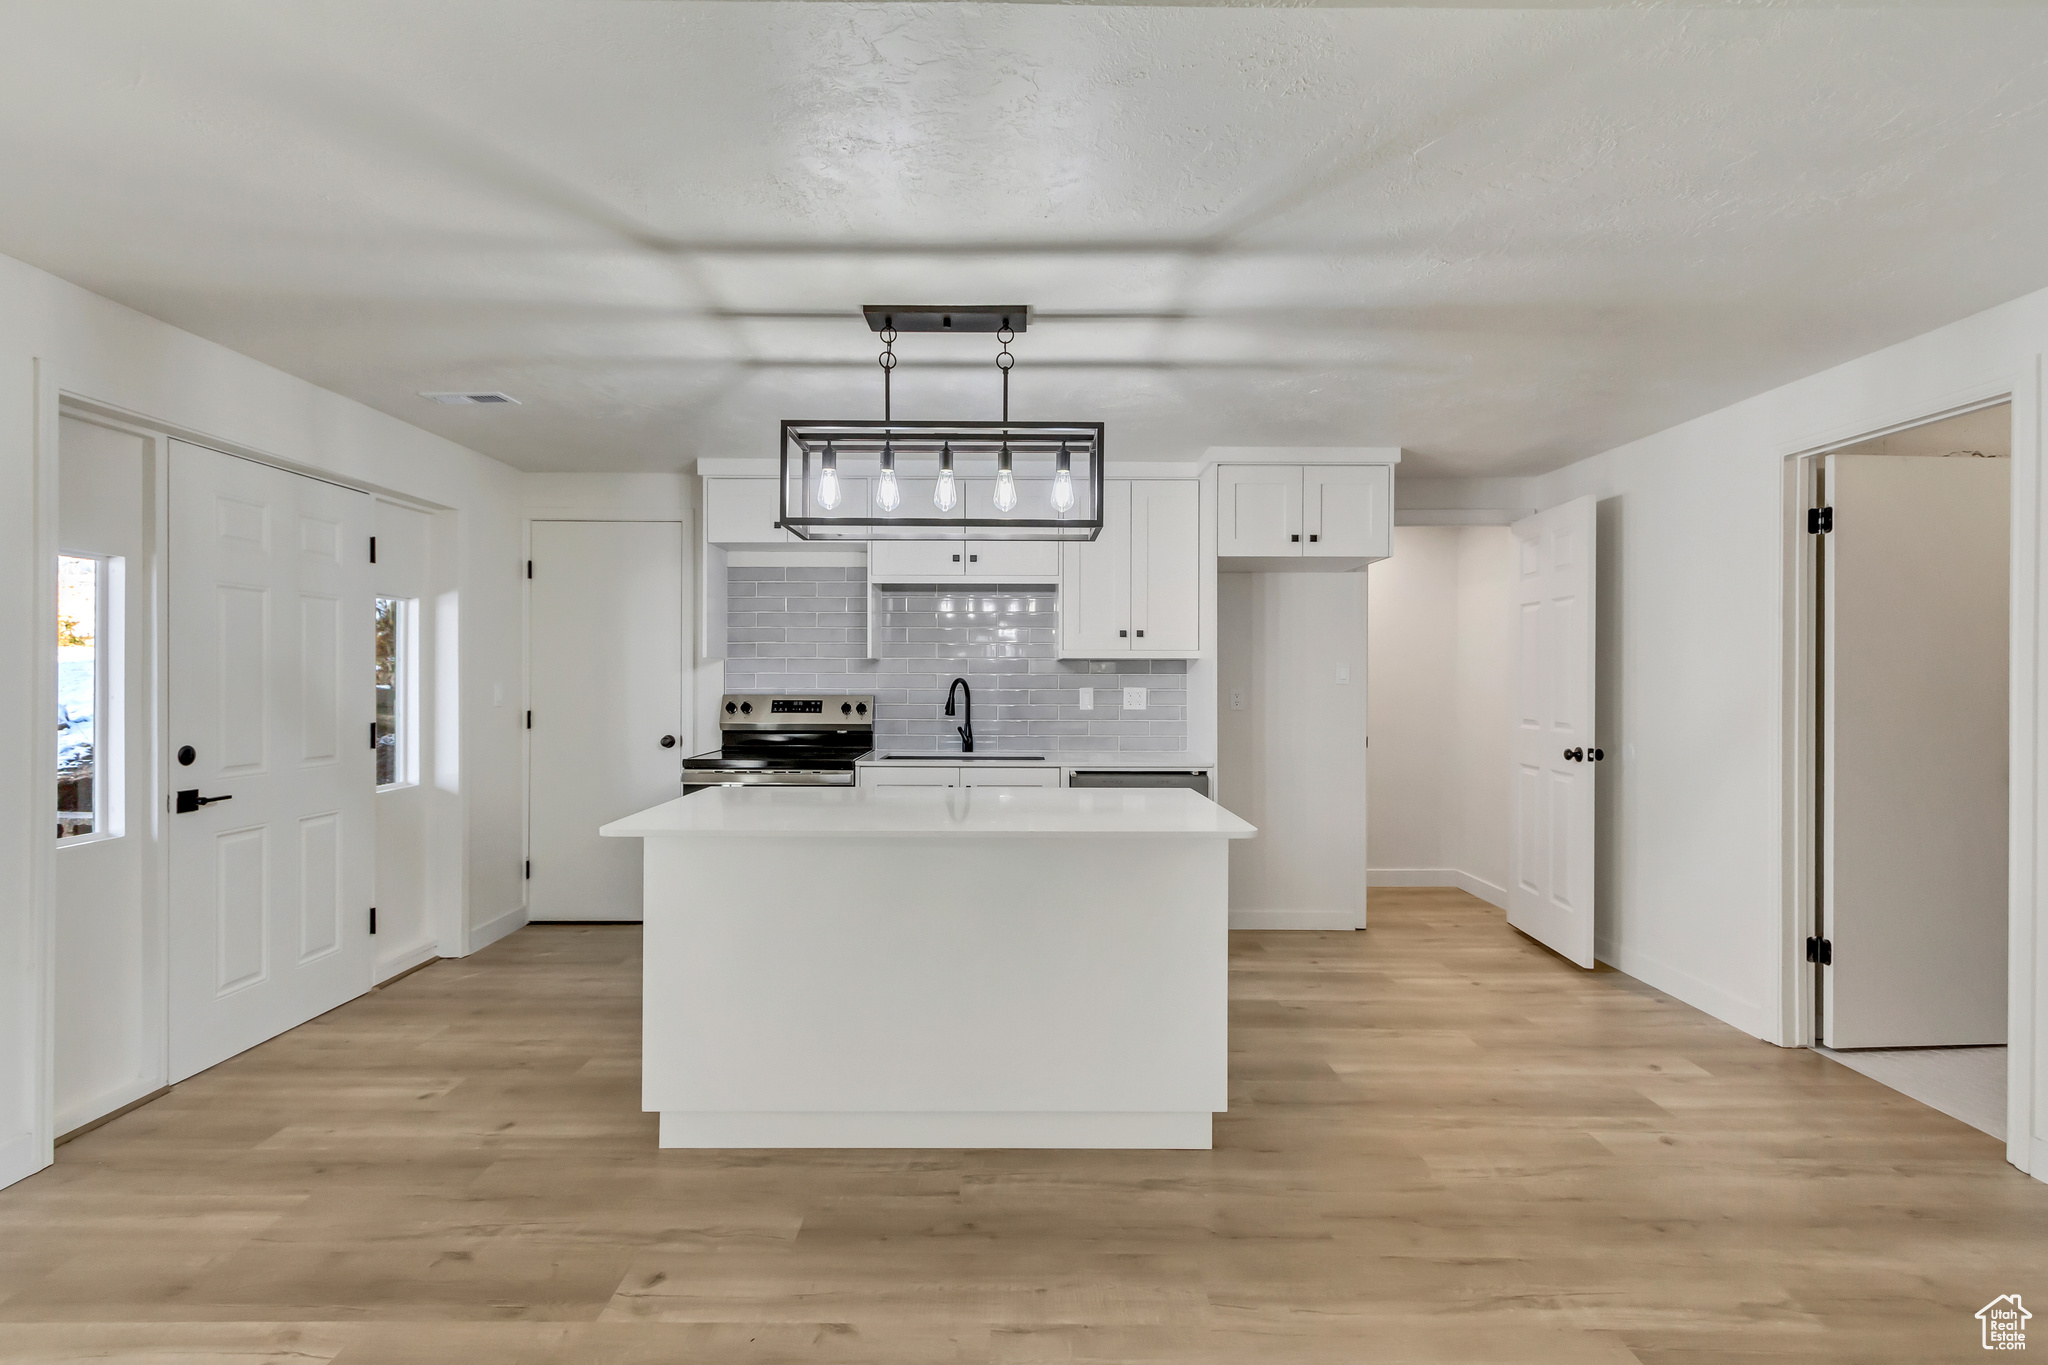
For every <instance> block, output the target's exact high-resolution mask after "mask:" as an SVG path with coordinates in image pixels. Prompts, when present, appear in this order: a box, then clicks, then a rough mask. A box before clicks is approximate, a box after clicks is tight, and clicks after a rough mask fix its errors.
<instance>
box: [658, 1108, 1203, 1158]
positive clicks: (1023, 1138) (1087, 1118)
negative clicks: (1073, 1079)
mask: <svg viewBox="0 0 2048 1365" xmlns="http://www.w3.org/2000/svg"><path fill="white" fill-rule="evenodd" d="M1212 1119H1213V1115H1211V1114H1209V1113H1207V1112H1197V1113H1191V1114H1182V1113H1150V1114H1047V1113H1033V1112H1029V1111H1023V1112H1017V1113H979V1114H935V1113H881V1114H836V1113H808V1114H804V1113H750V1114H708V1113H698V1112H693V1111H673V1110H663V1111H662V1113H661V1143H660V1145H661V1146H663V1147H710V1148H733V1149H739V1150H762V1149H776V1148H791V1147H870V1148H873V1147H880V1148H891V1149H923V1150H931V1149H940V1150H956V1149H967V1148H975V1149H984V1150H986V1149H990V1148H1005V1149H1012V1150H1014V1149H1017V1148H1041V1149H1043V1148H1095V1149H1098V1150H1106V1149H1116V1148H1121V1149H1124V1150H1133V1149H1139V1150H1145V1149H1153V1150H1161V1149H1163V1150H1178V1151H1207V1150H1208V1149H1209V1148H1210V1147H1211V1146H1212V1145H1213V1139H1212V1137H1211V1130H1212V1126H1213V1125H1212Z"/></svg>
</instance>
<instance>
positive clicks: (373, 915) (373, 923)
mask: <svg viewBox="0 0 2048 1365" xmlns="http://www.w3.org/2000/svg"><path fill="white" fill-rule="evenodd" d="M370 932H371V933H373V934H374V933H376V932H377V907H376V906H374V905H373V906H371V907H370Z"/></svg>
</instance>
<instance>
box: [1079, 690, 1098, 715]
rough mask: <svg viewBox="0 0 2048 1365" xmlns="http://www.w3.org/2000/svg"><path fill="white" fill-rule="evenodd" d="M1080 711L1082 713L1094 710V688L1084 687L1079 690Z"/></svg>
mask: <svg viewBox="0 0 2048 1365" xmlns="http://www.w3.org/2000/svg"><path fill="white" fill-rule="evenodd" d="M1081 709H1082V710H1083V711H1093V710H1094V709H1095V689H1094V688H1092V687H1084V688H1082V689H1081Z"/></svg>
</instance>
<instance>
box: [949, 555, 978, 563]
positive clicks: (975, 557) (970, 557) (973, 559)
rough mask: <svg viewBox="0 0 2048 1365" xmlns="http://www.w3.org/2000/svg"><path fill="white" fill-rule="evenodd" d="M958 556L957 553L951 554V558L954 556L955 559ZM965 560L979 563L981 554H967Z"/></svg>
mask: <svg viewBox="0 0 2048 1365" xmlns="http://www.w3.org/2000/svg"><path fill="white" fill-rule="evenodd" d="M959 557H960V556H958V555H954V556H953V558H955V559H958V558H959ZM967 562H968V563H969V564H979V563H981V556H980V555H969V556H967Z"/></svg>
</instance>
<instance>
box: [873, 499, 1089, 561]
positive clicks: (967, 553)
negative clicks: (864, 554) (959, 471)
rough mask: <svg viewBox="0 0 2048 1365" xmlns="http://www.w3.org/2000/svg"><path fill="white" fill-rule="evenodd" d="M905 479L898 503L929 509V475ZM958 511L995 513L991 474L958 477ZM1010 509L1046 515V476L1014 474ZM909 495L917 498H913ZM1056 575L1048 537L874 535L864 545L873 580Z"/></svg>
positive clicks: (1054, 547)
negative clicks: (908, 537)
mask: <svg viewBox="0 0 2048 1365" xmlns="http://www.w3.org/2000/svg"><path fill="white" fill-rule="evenodd" d="M912 483H913V481H911V480H905V481H904V489H903V507H902V508H900V509H898V514H899V515H903V514H905V513H907V512H908V510H909V509H910V507H911V506H913V505H915V506H916V507H917V508H918V509H919V515H922V516H930V515H932V514H933V512H932V508H931V507H930V505H929V504H930V501H931V480H929V479H926V480H922V481H918V483H917V486H916V487H913V486H912ZM960 483H961V492H960V515H963V516H970V517H998V516H1001V515H1002V514H1001V513H999V512H997V511H996V507H995V480H993V479H962V480H961V481H960ZM1017 497H1018V501H1017V506H1016V508H1015V509H1013V512H1012V515H1015V516H1018V517H1031V518H1044V517H1050V516H1051V515H1052V501H1051V499H1052V491H1051V481H1050V480H1047V479H1020V480H1019V481H1018V484H1017ZM913 499H918V500H919V501H917V502H916V503H915V504H913V501H912V500H913ZM962 534H963V535H964V534H965V533H964V532H963V533H962ZM1059 576H1060V547H1059V542H1058V541H1052V540H968V539H961V540H877V541H871V542H870V543H869V546H868V577H869V578H870V579H872V580H873V581H875V582H877V583H942V582H945V581H947V580H949V579H955V578H960V579H966V580H968V581H969V582H978V583H1052V582H1056V581H1058V579H1059Z"/></svg>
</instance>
